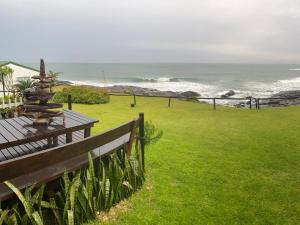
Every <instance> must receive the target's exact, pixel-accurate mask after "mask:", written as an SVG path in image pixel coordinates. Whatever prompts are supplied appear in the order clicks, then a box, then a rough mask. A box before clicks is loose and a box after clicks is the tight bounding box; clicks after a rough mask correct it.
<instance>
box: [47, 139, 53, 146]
mask: <svg viewBox="0 0 300 225" xmlns="http://www.w3.org/2000/svg"><path fill="white" fill-rule="evenodd" d="M47 142H48V146H51V145H52V137H48V138H47Z"/></svg>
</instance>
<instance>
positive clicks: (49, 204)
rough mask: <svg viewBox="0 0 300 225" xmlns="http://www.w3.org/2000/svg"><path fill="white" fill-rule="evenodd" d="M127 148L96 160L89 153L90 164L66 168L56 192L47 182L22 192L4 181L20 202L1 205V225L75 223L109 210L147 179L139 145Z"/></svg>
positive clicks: (58, 224) (72, 224)
mask: <svg viewBox="0 0 300 225" xmlns="http://www.w3.org/2000/svg"><path fill="white" fill-rule="evenodd" d="M136 146H138V145H136ZM125 149H126V146H125V147H124V148H123V149H121V150H118V151H117V152H115V153H113V154H111V155H110V156H105V157H104V158H97V159H95V160H94V159H93V158H92V156H91V154H90V153H89V154H88V158H89V165H88V167H87V168H84V169H81V170H79V171H75V172H68V171H65V173H64V175H63V177H62V178H61V179H60V187H59V188H58V189H57V190H55V191H53V190H52V191H45V190H46V189H45V185H42V186H40V187H35V186H34V185H33V186H31V187H29V188H27V189H26V190H25V191H24V192H23V193H22V192H21V191H20V190H18V189H17V188H16V187H15V186H14V185H13V184H12V183H10V182H8V181H7V182H5V184H6V185H7V186H8V187H9V188H11V190H12V191H13V192H14V193H15V194H16V196H17V197H18V201H17V202H16V203H15V204H13V205H12V206H10V207H8V206H5V207H3V206H2V208H3V209H0V225H2V224H6V225H12V224H14V225H15V224H20V225H27V224H28V225H29V224H32V225H43V224H57V225H65V224H68V225H75V224H82V223H84V222H87V221H89V220H91V219H93V218H95V217H96V215H97V213H98V212H99V211H103V210H105V211H108V210H109V209H110V208H111V207H112V206H113V205H115V204H117V203H118V202H119V201H120V200H122V199H124V198H127V197H129V196H130V195H131V194H132V193H133V192H135V191H136V190H138V189H139V188H140V187H141V185H142V184H143V182H144V171H143V169H142V165H141V159H140V158H141V157H140V153H139V151H140V150H139V148H136V151H135V154H134V155H131V156H127V154H126V153H125Z"/></svg>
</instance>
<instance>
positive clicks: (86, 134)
mask: <svg viewBox="0 0 300 225" xmlns="http://www.w3.org/2000/svg"><path fill="white" fill-rule="evenodd" d="M89 136H91V128H90V127H88V128H85V129H84V138H86V137H89Z"/></svg>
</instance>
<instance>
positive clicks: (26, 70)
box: [0, 61, 40, 97]
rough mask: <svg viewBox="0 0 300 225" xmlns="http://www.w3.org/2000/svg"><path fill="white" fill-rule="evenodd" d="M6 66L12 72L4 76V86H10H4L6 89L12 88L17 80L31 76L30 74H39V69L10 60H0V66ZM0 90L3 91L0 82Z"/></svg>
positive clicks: (0, 94)
mask: <svg viewBox="0 0 300 225" xmlns="http://www.w3.org/2000/svg"><path fill="white" fill-rule="evenodd" d="M4 66H7V67H9V68H11V69H12V70H13V73H12V74H11V75H9V76H8V77H6V79H5V80H6V86H8V87H10V88H7V87H6V88H5V89H6V90H5V91H7V89H12V88H13V85H14V84H16V83H17V81H18V80H23V79H28V78H31V77H32V76H35V75H39V72H40V71H39V70H37V69H35V68H31V67H28V66H24V65H21V64H18V63H15V62H11V61H6V62H3V61H0V67H4ZM0 91H3V87H2V84H0ZM1 96H2V93H0V97H1Z"/></svg>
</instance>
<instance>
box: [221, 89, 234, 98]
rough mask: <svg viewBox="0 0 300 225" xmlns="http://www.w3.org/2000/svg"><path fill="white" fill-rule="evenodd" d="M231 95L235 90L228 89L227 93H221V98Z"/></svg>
mask: <svg viewBox="0 0 300 225" xmlns="http://www.w3.org/2000/svg"><path fill="white" fill-rule="evenodd" d="M233 95H235V92H234V91H233V90H230V91H228V92H227V93H225V94H223V95H221V98H229V97H231V96H233Z"/></svg>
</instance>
